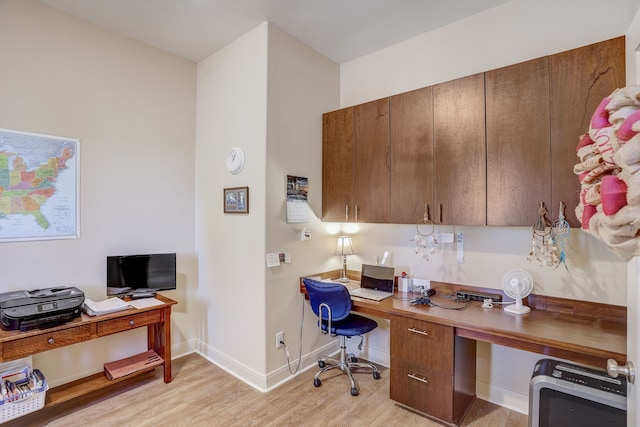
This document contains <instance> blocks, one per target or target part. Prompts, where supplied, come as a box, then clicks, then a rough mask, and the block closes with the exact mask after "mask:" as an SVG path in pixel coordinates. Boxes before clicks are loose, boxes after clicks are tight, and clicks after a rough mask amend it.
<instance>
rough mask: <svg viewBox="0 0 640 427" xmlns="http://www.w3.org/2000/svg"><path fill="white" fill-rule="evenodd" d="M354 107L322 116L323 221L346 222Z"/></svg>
mask: <svg viewBox="0 0 640 427" xmlns="http://www.w3.org/2000/svg"><path fill="white" fill-rule="evenodd" d="M353 138H354V133H353V107H349V108H343V109H342V110H337V111H332V112H330V113H325V114H323V115H322V220H323V221H337V222H343V221H349V217H348V214H349V209H350V206H351V199H352V188H353V165H354V157H353V156H354V142H353V141H354V139H353Z"/></svg>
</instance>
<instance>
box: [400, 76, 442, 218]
mask: <svg viewBox="0 0 640 427" xmlns="http://www.w3.org/2000/svg"><path fill="white" fill-rule="evenodd" d="M389 109H390V113H389V116H390V126H391V130H390V132H391V222H392V223H393V224H416V223H418V221H421V220H422V219H423V217H424V211H425V207H426V206H427V205H429V206H430V207H433V90H432V88H431V87H426V88H423V89H418V90H414V91H411V92H406V93H402V94H400V95H395V96H392V97H391V98H390V99H389Z"/></svg>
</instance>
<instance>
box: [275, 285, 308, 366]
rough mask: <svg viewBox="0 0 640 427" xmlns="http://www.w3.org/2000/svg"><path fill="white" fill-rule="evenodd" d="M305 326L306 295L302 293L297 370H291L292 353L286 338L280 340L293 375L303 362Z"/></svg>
mask: <svg viewBox="0 0 640 427" xmlns="http://www.w3.org/2000/svg"><path fill="white" fill-rule="evenodd" d="M303 326H304V295H302V318H301V319H300V352H299V354H298V365H297V366H296V369H295V371H293V372H292V371H291V353H290V352H289V347H287V344H285V342H284V340H280V344H282V345H283V346H284V354H285V356H286V357H287V367H288V368H289V373H290V374H291V375H295V374H297V373H298V369H300V364H301V363H302V328H303Z"/></svg>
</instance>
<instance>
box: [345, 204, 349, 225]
mask: <svg viewBox="0 0 640 427" xmlns="http://www.w3.org/2000/svg"><path fill="white" fill-rule="evenodd" d="M344 220H345V222H349V205H344Z"/></svg>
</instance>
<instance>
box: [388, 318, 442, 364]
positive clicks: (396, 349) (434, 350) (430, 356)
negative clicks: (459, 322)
mask: <svg viewBox="0 0 640 427" xmlns="http://www.w3.org/2000/svg"><path fill="white" fill-rule="evenodd" d="M453 346H454V331H453V327H451V326H444V325H438V324H437V323H431V322H426V321H424V320H415V319H411V318H408V317H401V316H394V317H393V318H392V319H391V357H392V358H396V359H400V360H403V361H405V362H408V363H411V364H414V365H418V366H424V367H426V368H429V369H433V370H438V371H441V372H443V373H446V374H453V351H454V349H453Z"/></svg>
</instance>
